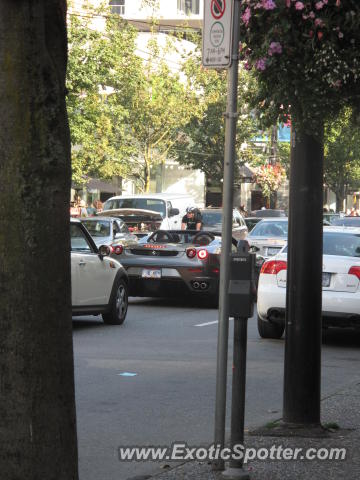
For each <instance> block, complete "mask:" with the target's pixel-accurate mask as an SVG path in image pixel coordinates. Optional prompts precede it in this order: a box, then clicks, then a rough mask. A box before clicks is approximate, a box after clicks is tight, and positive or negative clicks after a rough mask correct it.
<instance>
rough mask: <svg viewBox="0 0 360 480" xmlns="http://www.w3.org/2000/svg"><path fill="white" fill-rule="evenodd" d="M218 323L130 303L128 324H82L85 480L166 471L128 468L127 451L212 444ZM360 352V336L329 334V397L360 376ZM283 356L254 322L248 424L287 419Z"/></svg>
mask: <svg viewBox="0 0 360 480" xmlns="http://www.w3.org/2000/svg"><path fill="white" fill-rule="evenodd" d="M216 320H217V311H216V310H213V309H206V308H204V307H202V308H201V307H198V306H196V305H189V306H186V305H184V302H183V301H169V300H154V299H131V305H130V308H129V312H128V317H127V320H126V322H125V324H124V325H123V326H121V327H116V326H114V327H112V326H105V325H103V323H102V322H101V319H100V317H81V318H80V319H75V320H74V351H75V382H76V401H77V420H78V439H79V457H80V458H79V463H80V480H126V479H128V478H131V477H133V476H136V475H141V474H154V473H156V472H159V471H162V470H161V467H162V464H161V463H160V464H159V463H149V462H148V463H124V462H120V461H119V460H118V456H117V448H118V447H119V446H126V445H164V446H170V445H171V444H172V443H173V442H174V441H186V442H187V443H188V444H189V445H194V446H195V445H198V444H199V445H201V444H209V443H211V442H212V440H213V428H214V427H213V420H214V393H215V372H216V344H217V324H216ZM231 323H232V322H231ZM231 335H232V329H231ZM231 335H230V338H231ZM229 346H230V353H229V365H231V346H232V342H231V341H230V345H229ZM359 346H360V334H354V333H351V332H328V333H327V334H326V335H325V337H324V341H323V373H322V396H323V397H324V396H327V395H329V394H330V393H333V392H334V391H336V390H338V389H341V388H343V387H345V386H347V385H348V384H349V383H350V382H355V381H356V380H358V379H359V367H360V355H359ZM283 355H284V341H283V340H262V339H260V338H259V336H258V334H257V329H256V321H255V319H252V320H250V322H249V341H248V375H247V405H246V408H247V411H246V427H247V428H249V427H253V426H259V425H262V424H264V423H266V422H267V421H269V420H272V419H274V418H276V417H277V416H278V417H280V416H281V408H282V388H283V385H282V378H283ZM125 372H127V373H136V376H132V377H126V376H125V377H124V376H121V375H120V374H121V373H125ZM229 375H230V372H229ZM228 383H229V385H230V384H231V382H230V376H229V382H228ZM228 399H230V394H229V395H228Z"/></svg>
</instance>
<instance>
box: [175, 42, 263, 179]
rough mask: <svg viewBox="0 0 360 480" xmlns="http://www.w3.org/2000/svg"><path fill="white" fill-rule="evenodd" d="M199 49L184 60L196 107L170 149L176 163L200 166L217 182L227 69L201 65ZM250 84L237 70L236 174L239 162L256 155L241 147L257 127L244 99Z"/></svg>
mask: <svg viewBox="0 0 360 480" xmlns="http://www.w3.org/2000/svg"><path fill="white" fill-rule="evenodd" d="M199 49H200V47H198V49H197V50H196V51H195V52H194V53H193V54H192V55H191V56H189V58H187V59H186V61H185V63H184V73H185V75H186V77H187V79H188V82H189V88H191V89H192V90H193V91H194V92H196V108H194V109H193V112H192V115H191V118H190V120H189V122H188V123H187V124H186V125H185V126H184V128H183V129H182V132H181V135H180V136H179V139H178V142H177V143H176V144H175V145H174V147H173V150H172V153H173V155H174V157H175V158H176V159H177V160H178V161H179V163H181V164H184V165H186V166H188V167H191V168H195V169H200V170H201V171H203V172H204V173H205V175H206V177H207V178H208V179H211V181H212V182H215V183H219V182H220V181H221V180H222V177H223V161H224V146H225V145H224V144H225V117H224V113H225V111H226V95H227V82H226V71H225V70H210V69H204V68H203V67H202V65H201V57H200V52H199ZM253 88H255V85H254V84H253V83H252V82H251V77H250V76H249V74H248V72H246V71H245V70H240V72H239V86H238V110H239V121H238V124H237V140H236V142H237V156H238V159H237V164H236V166H237V168H236V174H237V173H238V167H239V166H240V165H241V164H243V163H245V162H249V161H251V160H252V159H253V158H254V156H255V155H256V152H255V150H254V149H253V148H242V146H243V145H246V144H248V145H249V144H250V142H251V139H252V138H253V137H254V136H255V134H256V131H257V129H256V121H255V118H254V117H253V116H252V115H251V114H250V112H249V110H248V106H247V101H246V98H247V96H248V90H249V89H253ZM236 174H235V179H236V177H237V175H236Z"/></svg>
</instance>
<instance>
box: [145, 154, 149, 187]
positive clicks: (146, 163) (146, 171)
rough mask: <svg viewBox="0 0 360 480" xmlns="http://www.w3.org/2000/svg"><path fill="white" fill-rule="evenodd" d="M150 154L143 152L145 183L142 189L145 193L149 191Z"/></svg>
mask: <svg viewBox="0 0 360 480" xmlns="http://www.w3.org/2000/svg"><path fill="white" fill-rule="evenodd" d="M149 158H150V154H149V152H148V151H147V152H146V153H145V159H144V160H145V168H144V170H145V171H144V177H145V185H144V190H145V193H148V192H149V191H150V160H149Z"/></svg>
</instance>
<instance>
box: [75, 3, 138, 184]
mask: <svg viewBox="0 0 360 480" xmlns="http://www.w3.org/2000/svg"><path fill="white" fill-rule="evenodd" d="M89 8H90V7H89ZM96 13H97V11H96V10H91V9H90V10H89V13H88V14H87V15H83V16H78V15H76V14H70V15H69V21H68V36H69V67H68V75H67V88H68V97H67V108H68V115H69V122H70V131H71V141H72V145H73V149H72V169H73V180H74V181H75V182H76V183H83V182H85V180H86V177H87V176H96V177H99V178H103V179H109V178H111V177H113V176H115V175H118V176H127V175H128V174H129V173H130V172H131V165H130V164H129V162H128V159H129V158H130V157H131V156H132V155H134V153H135V148H134V146H133V142H132V136H131V131H130V128H129V125H128V122H129V112H130V110H131V108H132V105H133V103H134V97H135V96H136V95H137V87H138V84H139V83H140V81H141V61H140V59H139V58H138V56H137V55H136V54H135V48H136V45H135V40H136V35H137V32H136V31H135V29H133V28H132V27H131V26H129V25H128V24H126V23H125V22H123V21H122V20H121V18H120V17H118V16H115V15H113V16H112V15H110V14H109V12H108V11H107V10H105V11H104V7H102V9H101V11H100V13H102V14H104V13H108V15H106V18H105V17H104V18H105V20H104V31H100V30H98V29H96V28H95V27H94V25H93V20H94V15H95V14H96Z"/></svg>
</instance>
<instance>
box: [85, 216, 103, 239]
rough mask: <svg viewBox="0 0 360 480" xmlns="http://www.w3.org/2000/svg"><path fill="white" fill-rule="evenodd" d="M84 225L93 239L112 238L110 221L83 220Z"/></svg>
mask: <svg viewBox="0 0 360 480" xmlns="http://www.w3.org/2000/svg"><path fill="white" fill-rule="evenodd" d="M82 223H83V224H84V225H85V227H86V228H87V229H88V231H89V232H90V235H91V236H92V237H109V236H110V222H109V221H108V220H83V221H82Z"/></svg>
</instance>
